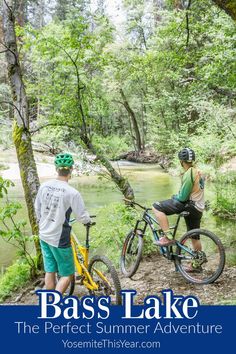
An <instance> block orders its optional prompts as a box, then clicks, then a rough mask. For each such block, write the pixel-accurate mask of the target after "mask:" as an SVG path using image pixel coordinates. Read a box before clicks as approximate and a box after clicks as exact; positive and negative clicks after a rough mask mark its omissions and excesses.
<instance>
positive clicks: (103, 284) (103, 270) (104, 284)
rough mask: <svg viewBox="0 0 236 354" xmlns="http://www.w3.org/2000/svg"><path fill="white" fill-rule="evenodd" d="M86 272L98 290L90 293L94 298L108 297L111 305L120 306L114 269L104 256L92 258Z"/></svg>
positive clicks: (117, 279) (118, 288) (118, 289)
mask: <svg viewBox="0 0 236 354" xmlns="http://www.w3.org/2000/svg"><path fill="white" fill-rule="evenodd" d="M88 271H89V273H90V274H91V276H92V278H93V281H94V282H95V283H96V284H97V286H98V290H95V291H91V293H92V294H93V295H95V296H104V295H105V296H110V298H111V304H113V305H120V304H121V294H120V292H121V285H120V280H119V277H118V274H117V271H116V269H115V267H114V266H113V265H112V263H111V261H110V260H109V259H108V258H107V257H104V256H94V257H93V258H92V259H91V261H90V262H89V266H88Z"/></svg>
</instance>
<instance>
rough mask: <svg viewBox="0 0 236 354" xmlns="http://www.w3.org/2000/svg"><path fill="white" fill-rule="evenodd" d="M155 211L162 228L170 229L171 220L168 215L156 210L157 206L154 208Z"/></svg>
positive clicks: (164, 229)
mask: <svg viewBox="0 0 236 354" xmlns="http://www.w3.org/2000/svg"><path fill="white" fill-rule="evenodd" d="M152 210H153V213H154V214H155V216H156V218H157V221H158V222H159V224H160V227H161V229H162V230H163V231H164V232H165V231H167V230H169V221H168V218H167V216H166V214H164V213H163V212H162V211H159V210H156V209H155V208H152Z"/></svg>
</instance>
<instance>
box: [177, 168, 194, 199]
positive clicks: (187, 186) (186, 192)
mask: <svg viewBox="0 0 236 354" xmlns="http://www.w3.org/2000/svg"><path fill="white" fill-rule="evenodd" d="M191 173H192V171H191V168H189V170H188V171H187V172H185V174H184V175H183V181H182V185H181V188H180V191H179V193H178V194H177V195H175V196H174V199H176V200H178V201H179V202H186V201H187V200H189V197H190V194H191V192H192V189H193V184H194V181H193V179H192V176H191Z"/></svg>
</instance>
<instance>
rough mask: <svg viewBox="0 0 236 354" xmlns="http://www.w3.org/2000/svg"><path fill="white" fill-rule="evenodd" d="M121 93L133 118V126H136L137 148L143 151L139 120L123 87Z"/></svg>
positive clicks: (125, 105)
mask: <svg viewBox="0 0 236 354" xmlns="http://www.w3.org/2000/svg"><path fill="white" fill-rule="evenodd" d="M120 94H121V97H122V100H123V104H124V107H125V109H126V110H127V112H128V114H129V116H130V118H131V120H132V124H133V128H134V133H135V137H136V145H137V150H138V151H141V150H142V149H143V147H142V140H141V134H140V131H139V127H138V122H137V119H136V116H135V113H134V111H133V110H132V108H131V107H130V105H129V102H128V101H127V98H126V96H125V93H124V91H123V90H122V89H120Z"/></svg>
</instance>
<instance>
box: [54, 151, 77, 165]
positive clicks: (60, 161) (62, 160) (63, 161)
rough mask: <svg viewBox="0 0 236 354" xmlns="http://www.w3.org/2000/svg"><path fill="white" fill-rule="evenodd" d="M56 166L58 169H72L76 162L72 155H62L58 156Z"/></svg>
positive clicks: (55, 161)
mask: <svg viewBox="0 0 236 354" xmlns="http://www.w3.org/2000/svg"><path fill="white" fill-rule="evenodd" d="M54 164H55V166H56V168H68V169H70V168H71V167H72V166H73V165H74V160H73V157H72V155H71V154H67V153H61V154H58V155H56V157H55V160H54Z"/></svg>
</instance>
